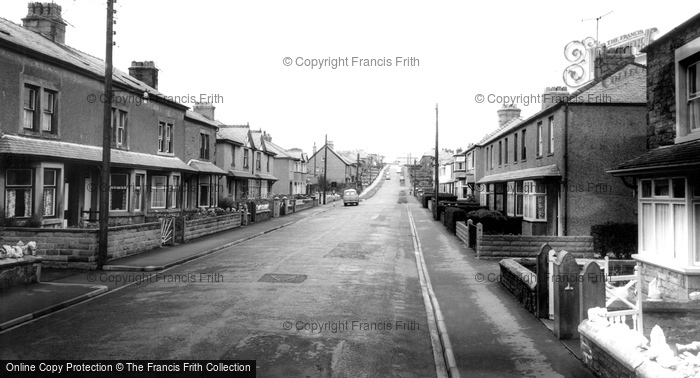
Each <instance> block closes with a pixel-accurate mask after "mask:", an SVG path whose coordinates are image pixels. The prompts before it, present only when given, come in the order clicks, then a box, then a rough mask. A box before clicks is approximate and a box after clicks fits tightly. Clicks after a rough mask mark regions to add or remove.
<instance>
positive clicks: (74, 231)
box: [0, 222, 160, 234]
mask: <svg viewBox="0 0 700 378" xmlns="http://www.w3.org/2000/svg"><path fill="white" fill-rule="evenodd" d="M156 225H157V226H158V227H160V223H159V222H151V223H138V224H126V225H123V226H110V227H109V231H121V230H129V229H132V228H140V227H144V226H146V227H152V226H156ZM0 231H18V232H36V233H48V232H63V233H67V234H71V233H72V234H81V233H93V234H97V233H99V232H100V229H99V228H29V227H0Z"/></svg>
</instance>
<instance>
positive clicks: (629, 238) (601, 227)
mask: <svg viewBox="0 0 700 378" xmlns="http://www.w3.org/2000/svg"><path fill="white" fill-rule="evenodd" d="M638 232H639V231H638V229H637V224H636V223H616V222H607V223H603V224H595V225H593V226H591V236H593V250H594V251H595V253H598V254H600V257H605V256H610V257H615V258H618V259H625V260H629V259H631V258H632V254H634V253H637V234H638Z"/></svg>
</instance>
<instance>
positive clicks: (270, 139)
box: [262, 131, 272, 142]
mask: <svg viewBox="0 0 700 378" xmlns="http://www.w3.org/2000/svg"><path fill="white" fill-rule="evenodd" d="M262 138H263V139H264V140H265V141H266V142H272V135H270V134H268V133H267V132H266V131H263V136H262Z"/></svg>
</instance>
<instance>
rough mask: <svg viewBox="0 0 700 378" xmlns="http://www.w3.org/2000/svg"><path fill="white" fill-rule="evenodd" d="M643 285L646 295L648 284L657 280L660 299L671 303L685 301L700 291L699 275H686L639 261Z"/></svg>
mask: <svg viewBox="0 0 700 378" xmlns="http://www.w3.org/2000/svg"><path fill="white" fill-rule="evenodd" d="M639 266H640V269H641V273H642V280H644V284H643V285H642V289H643V291H644V293H646V294H648V293H647V290H648V289H649V283H650V282H651V280H653V279H654V278H657V282H658V283H659V291H660V292H661V298H663V299H665V300H672V301H687V300H688V298H689V294H690V293H692V292H695V291H700V275H686V274H682V273H678V272H674V271H672V270H670V269H667V268H664V267H660V266H656V265H653V264H649V263H646V262H643V261H639Z"/></svg>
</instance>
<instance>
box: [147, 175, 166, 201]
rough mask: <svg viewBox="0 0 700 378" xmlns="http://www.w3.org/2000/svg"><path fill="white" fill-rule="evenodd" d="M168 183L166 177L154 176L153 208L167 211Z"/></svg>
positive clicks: (152, 184)
mask: <svg viewBox="0 0 700 378" xmlns="http://www.w3.org/2000/svg"><path fill="white" fill-rule="evenodd" d="M167 183H168V178H167V177H166V176H153V177H152V178H151V208H153V209H165V202H166V198H167V193H166V191H167V189H168V187H167Z"/></svg>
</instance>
